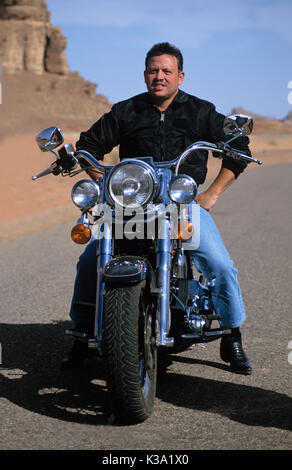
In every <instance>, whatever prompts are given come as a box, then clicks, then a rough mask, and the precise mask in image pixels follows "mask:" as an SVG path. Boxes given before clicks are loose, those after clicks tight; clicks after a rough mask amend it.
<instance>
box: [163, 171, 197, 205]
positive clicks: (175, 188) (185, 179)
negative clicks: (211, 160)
mask: <svg viewBox="0 0 292 470" xmlns="http://www.w3.org/2000/svg"><path fill="white" fill-rule="evenodd" d="M168 192H169V197H170V199H171V200H172V201H174V202H178V203H179V204H189V203H190V202H192V201H193V200H194V199H195V196H196V194H197V184H196V182H195V181H194V180H193V178H192V177H191V176H188V175H178V176H175V177H173V178H172V180H171V181H170V184H169V190H168Z"/></svg>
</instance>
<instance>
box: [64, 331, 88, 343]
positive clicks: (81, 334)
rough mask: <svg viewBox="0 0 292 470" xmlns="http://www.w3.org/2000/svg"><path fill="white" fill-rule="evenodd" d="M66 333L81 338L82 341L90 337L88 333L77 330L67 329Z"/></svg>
mask: <svg viewBox="0 0 292 470" xmlns="http://www.w3.org/2000/svg"><path fill="white" fill-rule="evenodd" d="M65 335H68V336H72V337H73V338H75V339H79V340H80V341H82V340H83V341H87V340H88V338H89V335H88V333H85V332H84V331H77V330H65Z"/></svg>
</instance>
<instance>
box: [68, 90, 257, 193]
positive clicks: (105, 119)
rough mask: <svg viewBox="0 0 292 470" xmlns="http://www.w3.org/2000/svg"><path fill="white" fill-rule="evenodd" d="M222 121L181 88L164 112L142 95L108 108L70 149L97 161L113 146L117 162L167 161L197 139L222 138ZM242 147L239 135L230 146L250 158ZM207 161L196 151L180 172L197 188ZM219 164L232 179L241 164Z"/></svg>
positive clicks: (226, 161) (245, 144) (245, 140)
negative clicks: (131, 159) (129, 159)
mask: <svg viewBox="0 0 292 470" xmlns="http://www.w3.org/2000/svg"><path fill="white" fill-rule="evenodd" d="M224 118H225V116H224V115H223V114H220V113H218V112H217V111H216V110H215V106H214V105H213V104H212V103H209V102H208V101H205V100H201V99H199V98H197V97H195V96H191V95H189V94H187V93H185V92H183V91H181V90H179V92H178V93H177V95H176V96H175V98H174V100H173V101H172V103H171V104H170V106H169V107H168V108H167V110H166V111H165V113H161V112H160V111H159V109H158V108H157V107H156V106H154V105H153V104H152V102H151V96H150V95H149V94H148V93H142V94H140V95H137V96H134V97H133V98H130V99H128V100H125V101H121V102H119V103H117V104H115V105H113V107H112V109H111V111H110V112H109V113H106V114H104V115H103V116H102V117H101V118H100V119H99V120H98V121H97V122H96V123H95V124H93V125H92V127H91V128H90V129H89V130H88V131H86V132H82V133H81V134H80V139H79V141H78V142H77V143H76V148H77V149H78V150H81V149H82V150H87V151H88V152H90V153H91V154H92V155H93V156H94V157H96V158H97V159H98V160H103V157H104V155H105V154H107V153H109V152H110V151H111V150H112V149H113V148H114V147H116V146H118V145H119V146H120V147H119V154H120V158H121V159H122V158H131V157H143V156H152V157H153V159H154V160H155V161H161V160H173V159H174V158H175V157H177V156H178V155H179V154H180V153H182V152H183V151H184V150H185V149H186V147H188V146H189V145H190V144H191V143H193V142H196V141H198V140H206V141H209V142H218V141H223V140H226V136H225V135H224V134H223V131H222V129H223V121H224ZM248 143H249V139H248V138H247V137H244V138H240V139H237V140H235V141H234V142H233V143H232V146H233V147H234V148H237V149H240V150H242V151H244V152H245V153H247V154H249V155H250V151H249V148H248ZM207 159H208V152H206V151H201V150H200V151H196V152H194V153H193V154H192V155H191V156H189V158H188V160H187V163H184V164H183V165H182V166H181V171H180V172H181V173H186V174H188V175H190V176H192V177H193V178H194V179H195V181H196V182H197V184H202V183H203V182H204V181H205V178H206V174H207ZM81 164H82V162H81ZM222 166H223V167H225V168H229V169H230V170H231V171H233V173H234V174H235V177H237V176H238V175H239V174H240V173H241V172H242V171H243V170H244V168H245V167H246V163H245V162H239V161H231V160H230V159H227V158H226V159H223V161H222Z"/></svg>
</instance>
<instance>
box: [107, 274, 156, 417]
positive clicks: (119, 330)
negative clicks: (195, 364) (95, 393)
mask: <svg viewBox="0 0 292 470" xmlns="http://www.w3.org/2000/svg"><path fill="white" fill-rule="evenodd" d="M103 312H104V313H103V339H102V348H103V356H104V360H105V366H106V371H107V388H108V390H109V392H110V396H111V401H112V407H113V412H114V415H115V417H116V419H117V420H118V421H120V422H123V423H139V422H142V421H144V420H145V419H147V418H148V417H149V416H150V414H151V413H152V410H153V407H154V400H155V394H156V374H157V351H156V341H155V318H154V309H153V305H152V301H151V295H150V293H149V292H148V291H147V288H146V283H145V281H143V282H141V283H139V284H136V285H133V286H119V287H114V288H113V287H110V288H109V289H107V291H106V294H105V297H104V311H103Z"/></svg>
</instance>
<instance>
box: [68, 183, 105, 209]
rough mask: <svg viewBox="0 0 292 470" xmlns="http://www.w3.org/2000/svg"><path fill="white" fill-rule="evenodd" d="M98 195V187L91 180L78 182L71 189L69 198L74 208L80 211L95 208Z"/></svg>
mask: <svg viewBox="0 0 292 470" xmlns="http://www.w3.org/2000/svg"><path fill="white" fill-rule="evenodd" d="M99 195H100V189H99V186H98V185H97V184H96V183H95V182H94V181H91V180H81V181H78V182H77V183H76V184H75V185H74V186H73V188H72V192H71V198H72V201H73V202H74V204H75V206H77V207H79V209H82V210H88V209H91V207H93V206H95V204H96V203H97V201H98V198H99Z"/></svg>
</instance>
